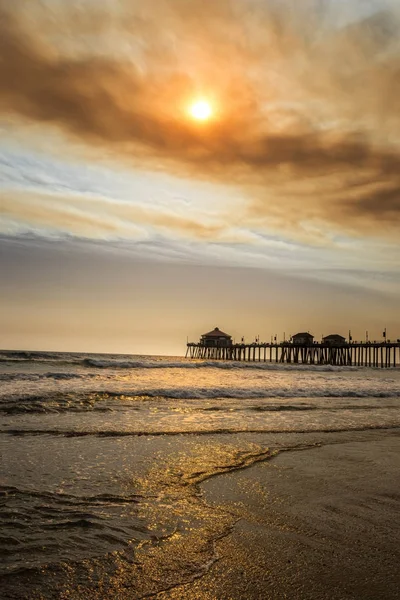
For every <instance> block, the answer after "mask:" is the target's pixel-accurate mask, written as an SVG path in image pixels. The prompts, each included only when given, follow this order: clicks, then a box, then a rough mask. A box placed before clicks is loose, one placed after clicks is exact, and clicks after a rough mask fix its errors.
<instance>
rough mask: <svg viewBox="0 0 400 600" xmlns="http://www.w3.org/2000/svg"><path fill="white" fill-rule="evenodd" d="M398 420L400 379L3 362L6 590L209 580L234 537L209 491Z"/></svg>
mask: <svg viewBox="0 0 400 600" xmlns="http://www.w3.org/2000/svg"><path fill="white" fill-rule="evenodd" d="M399 408H400V370H397V369H387V370H384V369H369V368H356V367H353V368H349V367H329V366H323V367H318V366H304V365H298V366H295V365H290V366H289V365H279V364H275V363H232V362H210V361H208V362H207V361H190V360H186V359H182V358H173V357H158V356H129V355H125V356H121V355H94V354H70V353H40V352H36V353H35V352H5V351H4V352H0V412H1V423H0V440H1V442H0V443H1V451H2V469H1V480H0V483H1V486H0V523H1V538H0V554H1V558H2V561H1V567H0V568H1V580H2V582H3V584H4V585H5V586H6V587H5V588H4V589H5V590H6V593H7V590H9V592H8V593H9V594H10V596H9V597H21V598H22V597H34V595H35V594H37V595H38V597H39V595H40V597H43V598H47V597H48V598H50V597H51V598H53V597H54V598H56V597H61V595H62V594H63V593H64V592H65V590H66V589H69V594H71V593H72V592H71V590H76V589H77V583H76V582H77V581H79V582H80V583H79V585H83V586H86V588H85V589H86V590H88V589H89V590H90V589H92V590H93V594H94V590H97V591H96V593H97V594H98V595H97V596H96V597H99V598H102V597H107V594H108V593H114V592H115V586H117V587H118V589H121V586H122V589H123V590H125V591H124V594H125V595H126V597H128V591H127V590H128V589H129V590H130V592H129V593H130V594H131V595H129V597H135V598H136V597H138V598H139V597H144V596H146V595H148V594H150V593H156V592H158V591H160V590H163V589H168V588H169V587H173V586H174V585H177V584H178V583H180V582H182V581H183V582H185V581H188V580H190V579H191V578H193V577H199V576H201V574H202V573H203V572H204V571H205V570H206V569H207V568H209V565H210V564H211V563H212V561H213V560H214V559H215V556H214V551H213V540H215V539H217V538H218V537H219V536H221V535H225V534H226V533H227V532H228V531H229V528H230V527H232V524H233V521H234V520H232V515H228V514H226V513H224V512H223V511H222V512H218V511H217V510H216V509H214V510H213V511H210V510H209V508H208V507H207V506H206V504H205V503H204V502H202V499H201V493H200V491H199V483H201V482H202V481H204V480H205V479H207V478H210V477H214V476H217V475H218V474H220V473H226V472H227V471H234V470H235V469H239V468H243V467H245V466H248V465H251V464H253V463H254V462H257V461H261V460H265V459H268V458H269V457H271V456H272V455H273V453H274V452H278V451H279V449H280V448H283V447H284V448H287V447H288V445H289V446H291V447H293V448H298V447H302V446H304V444H306V443H307V444H310V443H315V444H318V440H319V438H318V436H319V435H322V434H323V433H327V432H361V433H362V432H365V431H369V430H386V429H387V430H389V429H393V428H398V427H400V410H399ZM271 443H272V446H273V447H271ZM163 540H167V541H168V544H169V546H168V548H169V549H168V556H167V557H166V555H165V554H164V555H163V554H162V548H163ZM189 541H190V543H189ZM188 544H189V545H188ZM116 572H117V573H118V579H117V580H115V581H118V585H117V583H115V581H114V580H113V577H114V579H115V577H116V575H115V573H116ZM128 572H129V574H128ZM150 575H151V576H150ZM110 581H114V584H113V585H114V588H113V587H111V588H107V586H106V582H110ZM49 582H51V585H50V583H49ZM47 584H48V587H46V586H47ZM100 584H101V586H102V587H101V586H100ZM107 585H111V583H108V584H107ZM30 586H32V587H31V588H30ZM99 586H100V587H101V589H103V595H101V594H100V593H99V592H98V590H99ZM107 589H108V591H107ZM110 590H111V591H110ZM85 593H88V592H87V591H86V592H85ZM13 594H14V596H12V595H13ZM24 594H25V595H24ZM84 596H85V594H84V593H83V596H82V597H84ZM6 597H7V596H6ZM72 597H74V596H73V594H72ZM76 597H80V596H76ZM93 597H94V596H93ZM124 597H125V596H124Z"/></svg>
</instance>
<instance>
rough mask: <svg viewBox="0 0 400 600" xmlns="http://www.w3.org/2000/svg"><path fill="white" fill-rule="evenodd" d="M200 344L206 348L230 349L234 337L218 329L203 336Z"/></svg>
mask: <svg viewBox="0 0 400 600" xmlns="http://www.w3.org/2000/svg"><path fill="white" fill-rule="evenodd" d="M200 344H201V345H202V346H204V347H205V348H230V347H231V346H232V336H231V335H229V334H228V333H224V332H223V331H221V330H220V329H219V328H218V327H216V328H215V329H213V330H212V331H209V332H208V333H204V334H203V335H202V336H201V340H200Z"/></svg>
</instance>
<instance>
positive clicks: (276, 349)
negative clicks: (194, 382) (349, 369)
mask: <svg viewBox="0 0 400 600" xmlns="http://www.w3.org/2000/svg"><path fill="white" fill-rule="evenodd" d="M340 338H341V339H340ZM186 358H192V359H203V360H227V361H246V362H269V363H280V364H304V365H337V366H358V367H361V366H364V367H380V368H389V367H397V366H400V340H397V341H396V342H390V341H389V340H385V341H383V342H369V341H365V342H353V341H352V340H351V336H350V340H349V341H348V342H347V341H346V340H345V338H343V337H342V336H338V335H331V336H327V337H325V338H323V339H322V341H321V342H315V341H314V338H313V336H312V335H310V334H308V333H300V334H296V335H294V336H293V337H292V338H291V340H290V341H284V342H280V343H278V342H276V341H271V343H265V342H260V341H259V340H258V339H256V341H255V342H252V343H251V344H245V343H244V341H243V339H242V341H241V342H240V343H234V342H233V341H232V337H231V336H230V335H228V334H226V333H224V332H223V331H221V330H220V329H218V327H216V328H215V329H214V330H213V331H210V332H209V333H206V334H204V335H203V336H202V337H201V339H200V341H199V342H197V343H195V342H188V343H187V350H186Z"/></svg>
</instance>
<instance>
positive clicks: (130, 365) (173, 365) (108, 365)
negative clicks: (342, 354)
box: [82, 358, 366, 372]
mask: <svg viewBox="0 0 400 600" xmlns="http://www.w3.org/2000/svg"><path fill="white" fill-rule="evenodd" d="M82 364H83V365H84V366H86V367H93V368H96V369H206V368H212V369H223V370H228V371H229V370H232V369H258V370H264V371H294V370H299V371H309V370H310V371H322V372H324V371H326V372H332V371H358V370H360V369H365V368H366V367H350V366H342V367H339V366H335V365H301V364H279V363H278V364H277V363H269V362H255V363H254V362H234V361H231V362H224V361H216V360H203V361H191V360H188V361H187V362H186V361H185V360H184V359H182V360H181V361H166V360H103V359H97V358H85V359H83V361H82Z"/></svg>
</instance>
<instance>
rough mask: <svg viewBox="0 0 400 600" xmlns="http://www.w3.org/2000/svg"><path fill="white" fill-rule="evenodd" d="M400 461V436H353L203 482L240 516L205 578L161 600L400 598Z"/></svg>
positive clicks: (214, 500)
mask: <svg viewBox="0 0 400 600" xmlns="http://www.w3.org/2000/svg"><path fill="white" fill-rule="evenodd" d="M399 467H400V434H399V433H398V432H396V431H388V432H379V433H377V432H365V433H364V434H362V435H361V436H360V435H354V434H351V433H346V434H336V435H326V436H324V438H323V439H322V445H321V446H320V447H315V448H312V449H305V450H296V451H293V450H292V451H283V452H281V453H280V454H279V455H278V456H276V457H275V458H274V459H272V460H270V461H267V462H263V463H259V464H257V465H254V466H252V467H250V468H248V469H246V470H242V471H236V472H233V473H228V474H225V475H221V476H219V477H216V478H212V479H210V480H208V481H206V482H204V483H202V485H201V487H202V490H203V494H204V500H205V501H206V502H207V503H208V505H210V506H215V507H218V508H219V509H221V507H222V508H223V509H224V510H228V511H229V512H231V513H234V514H235V515H236V518H237V519H238V521H237V522H236V524H235V526H234V528H233V530H232V532H231V533H230V534H229V535H228V536H226V537H224V538H222V539H221V540H219V541H217V542H216V551H217V554H218V557H219V559H218V560H217V561H216V562H215V563H214V564H213V566H212V567H211V568H210V569H209V571H208V572H207V573H206V574H205V575H204V576H203V577H201V578H199V579H198V580H196V581H194V582H193V583H191V584H189V585H185V586H181V587H177V588H175V589H174V590H170V591H168V592H164V593H161V594H158V595H157V596H156V597H157V598H159V599H161V598H163V599H164V598H182V599H184V598H190V599H191V600H196V599H199V600H200V599H202V600H206V599H207V600H211V599H213V600H225V599H226V600H228V599H229V600H239V599H241V600H243V599H250V600H251V599H264V600H268V599H271V600H272V599H274V600H280V599H286V598H288V599H292V600H295V599H301V600H307V599H310V600H311V599H312V600H317V599H319V600H325V599H326V600H328V599H329V600H354V599H371V600H378V599H385V600H395V599H397V598H400V571H399V564H400V528H399V523H400V488H399V472H400V471H399Z"/></svg>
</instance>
